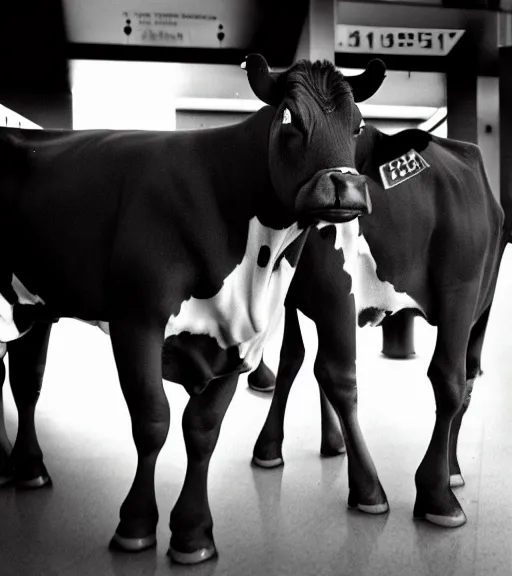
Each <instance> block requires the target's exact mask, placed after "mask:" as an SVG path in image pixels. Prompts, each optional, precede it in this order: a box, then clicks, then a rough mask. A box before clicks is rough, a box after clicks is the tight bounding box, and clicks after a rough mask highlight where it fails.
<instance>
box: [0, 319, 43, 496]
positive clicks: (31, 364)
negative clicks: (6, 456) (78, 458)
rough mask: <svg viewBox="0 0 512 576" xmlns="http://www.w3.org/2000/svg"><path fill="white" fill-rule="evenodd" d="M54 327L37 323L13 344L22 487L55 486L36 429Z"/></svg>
mask: <svg viewBox="0 0 512 576" xmlns="http://www.w3.org/2000/svg"><path fill="white" fill-rule="evenodd" d="M51 327H52V325H51V324H50V323H46V322H36V323H35V324H34V326H33V327H32V329H31V330H30V331H29V332H27V333H26V334H25V335H24V336H22V337H21V338H19V339H18V340H13V341H12V342H9V344H8V346H7V349H8V357H9V380H10V383H11V389H12V395H13V397H14V402H15V403H16V408H17V410H18V433H17V435H16V441H15V443H14V448H13V451H12V454H11V466H12V468H13V470H14V477H15V480H16V484H17V486H18V487H20V488H42V487H43V486H46V485H51V480H50V477H49V475H48V472H47V470H46V467H45V465H44V463H43V453H42V451H41V447H40V446H39V442H38V439H37V432H36V426H35V411H36V405H37V402H38V400H39V395H40V393H41V387H42V384H43V377H44V371H45V368H46V358H47V354H48V343H49V340H50V333H51Z"/></svg>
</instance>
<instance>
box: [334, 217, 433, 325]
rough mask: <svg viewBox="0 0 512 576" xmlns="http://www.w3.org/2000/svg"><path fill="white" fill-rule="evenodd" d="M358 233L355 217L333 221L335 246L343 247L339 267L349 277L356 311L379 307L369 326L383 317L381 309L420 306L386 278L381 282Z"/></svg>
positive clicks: (396, 309) (396, 310) (337, 248)
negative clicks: (378, 313) (342, 261)
mask: <svg viewBox="0 0 512 576" xmlns="http://www.w3.org/2000/svg"><path fill="white" fill-rule="evenodd" d="M358 234H359V221H358V220H352V221H351V222H347V223H344V224H336V241H335V244H334V247H335V248H336V250H343V256H344V259H345V263H344V265H343V269H344V270H345V271H346V272H347V273H348V274H350V276H351V278H352V290H351V293H352V294H354V300H355V303H356V312H357V314H358V315H359V313H360V312H362V311H363V310H365V309H367V308H377V309H378V310H382V313H381V314H380V315H379V317H378V318H375V319H374V321H373V322H372V324H371V325H372V326H376V325H377V324H379V323H380V322H381V321H382V320H383V318H384V317H385V315H386V314H385V313H386V311H387V312H391V314H395V313H396V312H398V311H400V310H403V309H404V308H414V309H416V310H421V311H422V312H424V311H423V309H422V308H421V306H420V305H419V304H418V303H417V302H416V301H415V300H414V299H413V298H412V297H411V296H409V295H408V294H407V293H406V292H397V291H396V290H395V288H394V286H393V284H391V283H390V282H388V281H387V280H386V281H384V282H382V281H381V280H379V278H378V277H377V263H376V262H375V259H374V258H373V256H372V253H371V250H370V246H368V242H367V241H366V239H365V237H364V236H363V235H362V234H361V235H358Z"/></svg>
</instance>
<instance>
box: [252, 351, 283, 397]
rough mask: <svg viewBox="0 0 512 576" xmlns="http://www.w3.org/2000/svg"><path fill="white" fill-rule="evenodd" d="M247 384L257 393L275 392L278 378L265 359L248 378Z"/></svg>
mask: <svg viewBox="0 0 512 576" xmlns="http://www.w3.org/2000/svg"><path fill="white" fill-rule="evenodd" d="M247 383H248V384H249V388H251V390H255V391H256V392H269V393H270V392H273V391H274V389H275V387H276V377H275V376H274V373H273V372H272V370H271V369H270V368H269V367H268V366H267V365H266V364H265V362H264V360H263V358H262V359H261V362H260V363H259V365H258V367H257V368H256V370H254V372H251V373H250V374H249V376H248V377H247Z"/></svg>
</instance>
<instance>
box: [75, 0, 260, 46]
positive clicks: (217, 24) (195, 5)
mask: <svg viewBox="0 0 512 576" xmlns="http://www.w3.org/2000/svg"><path fill="white" fill-rule="evenodd" d="M64 4H65V9H66V17H67V28H68V37H69V41H70V42H75V43H85V44H118V45H119V44H120V45H125V46H170V47H184V48H190V47H193V48H241V47H243V46H245V44H246V42H247V38H251V36H252V34H253V33H254V30H255V27H256V25H257V22H258V20H257V18H258V14H257V12H256V6H255V4H254V2H253V0H208V2H205V1H204V0H115V1H114V2H113V1H106V0H64Z"/></svg>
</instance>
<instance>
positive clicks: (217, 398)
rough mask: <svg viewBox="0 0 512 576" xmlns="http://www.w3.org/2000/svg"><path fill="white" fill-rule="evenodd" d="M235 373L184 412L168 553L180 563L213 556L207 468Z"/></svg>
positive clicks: (214, 384)
mask: <svg viewBox="0 0 512 576" xmlns="http://www.w3.org/2000/svg"><path fill="white" fill-rule="evenodd" d="M237 381H238V375H237V374H234V375H231V376H227V377H224V378H219V379H218V380H213V381H212V382H210V383H209V384H208V386H207V387H206V389H205V390H204V391H203V392H202V393H201V394H200V395H199V396H192V397H191V398H190V400H189V402H188V404H187V406H186V408H185V411H184V412H183V422H182V425H183V436H184V438H185V447H186V450H187V472H186V475H185V481H184V484H183V488H182V490H181V493H180V496H179V498H178V501H177V502H176V504H175V506H174V508H173V510H172V512H171V517H170V524H169V526H170V528H171V532H172V537H171V543H170V547H169V556H170V557H171V559H172V560H173V561H174V562H178V563H180V564H198V563H200V562H204V561H206V560H208V559H209V558H213V557H214V556H216V554H217V552H216V549H215V543H214V539H213V520H212V515H211V512H210V506H209V503H208V491H207V482H208V468H209V465H210V459H211V457H212V454H213V451H214V449H215V446H216V444H217V440H218V437H219V434H220V429H221V425H222V421H223V419H224V415H225V414H226V411H227V409H228V407H229V404H230V403H231V400H232V399H233V395H234V393H235V390H236V384H237Z"/></svg>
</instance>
